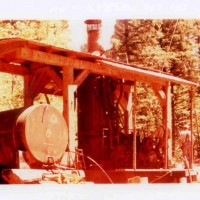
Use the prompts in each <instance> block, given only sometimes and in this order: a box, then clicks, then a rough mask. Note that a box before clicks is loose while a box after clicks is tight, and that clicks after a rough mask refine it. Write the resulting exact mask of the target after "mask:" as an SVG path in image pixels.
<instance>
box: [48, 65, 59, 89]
mask: <svg viewBox="0 0 200 200" xmlns="http://www.w3.org/2000/svg"><path fill="white" fill-rule="evenodd" d="M46 72H47V74H48V75H49V77H51V79H52V80H54V82H55V83H56V85H57V86H58V87H59V88H60V89H61V90H63V80H62V79H61V78H60V76H59V75H58V74H57V73H56V72H55V71H54V69H53V68H52V67H48V68H47V70H46Z"/></svg>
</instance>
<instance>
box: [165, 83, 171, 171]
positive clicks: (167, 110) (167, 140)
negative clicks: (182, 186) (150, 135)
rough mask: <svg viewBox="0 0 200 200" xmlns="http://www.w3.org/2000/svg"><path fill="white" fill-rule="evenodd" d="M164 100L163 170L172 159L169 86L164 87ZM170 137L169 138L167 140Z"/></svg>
mask: <svg viewBox="0 0 200 200" xmlns="http://www.w3.org/2000/svg"><path fill="white" fill-rule="evenodd" d="M164 90H165V94H166V98H165V101H166V103H165V106H163V125H164V130H165V138H164V140H165V164H164V168H165V169H167V168H168V164H169V163H168V161H169V160H171V159H172V145H171V140H172V138H171V132H172V131H171V130H172V117H171V116H172V113H171V112H172V111H171V84H170V82H168V84H167V85H166V86H165V87H164ZM169 137H170V138H169Z"/></svg>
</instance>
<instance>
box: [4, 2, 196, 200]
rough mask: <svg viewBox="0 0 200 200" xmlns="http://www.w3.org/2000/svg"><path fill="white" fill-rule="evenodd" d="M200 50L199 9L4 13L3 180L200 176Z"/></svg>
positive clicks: (133, 180) (192, 179)
mask: <svg viewBox="0 0 200 200" xmlns="http://www.w3.org/2000/svg"><path fill="white" fill-rule="evenodd" d="M76 5H77V4H76ZM96 5H97V6H96V7H95V6H90V4H88V7H87V9H86V10H87V11H88V10H90V11H91V9H92V8H95V9H97V11H98V12H99V11H100V10H101V9H102V8H106V4H105V2H103V4H96ZM112 5H115V7H114V9H115V10H118V9H119V5H121V4H117V3H116V4H112ZM116 5H118V7H117V6H116ZM126 5H127V4H126ZM132 5H133V4H132ZM135 5H136V6H137V4H135ZM184 5H185V4H184ZM109 6H110V4H109ZM158 7H159V8H161V9H163V8H162V7H161V6H158ZM65 8H66V7H64V8H63V9H62V8H60V9H61V10H60V12H61V13H63V12H65V11H66V9H65ZM70 8H71V9H74V10H76V11H77V15H78V14H80V13H79V11H80V10H81V9H80V8H79V7H76V6H73V7H70ZM81 8H82V7H81ZM125 8H127V6H125V7H122V10H123V9H125ZM144 8H145V9H146V10H148V9H147V6H144ZM170 8H171V9H172V7H170ZM149 9H150V11H152V7H151V6H150V7H149ZM182 9H183V10H184V9H186V7H184V6H183V7H182ZM130 10H131V8H129V12H130ZM133 10H135V8H134V9H133ZM179 10H180V8H179ZM57 11H58V12H59V9H58V7H56V6H55V7H54V8H53V9H52V10H51V13H53V14H54V13H56V12H57ZM92 13H93V12H92ZM107 13H108V10H106V14H107ZM199 55H200V18H196V17H195V18H194V17H191V18H187V17H185V16H184V15H183V16H182V17H173V18H171V17H168V16H167V17H144V16H143V15H142V17H138V15H136V16H133V17H131V16H130V17H128V16H125V17H124V18H123V17H122V16H121V15H119V16H115V17H109V15H108V16H107V18H106V16H100V17H98V16H88V15H87V16H86V17H81V19H78V18H76V17H74V18H71V17H69V16H68V18H67V17H66V18H65V17H63V16H61V17H57V18H55V17H53V18H51V17H49V18H46V17H45V18H41V17H39V18H38V17H35V18H33V17H27V18H21V17H19V18H16V17H15V16H13V17H11V18H9V17H3V18H2V19H0V92H1V96H0V122H1V123H0V187H1V186H2V188H3V187H6V188H7V186H8V185H15V186H16V187H18V186H19V185H23V186H24V187H26V186H27V185H29V186H30V185H31V186H33V187H34V185H48V186H49V185H50V184H51V187H54V185H55V187H56V188H57V187H58V184H59V185H62V186H61V187H63V186H66V185H68V186H69V185H70V186H69V187H71V185H82V187H84V186H86V185H87V186H90V187H93V185H103V186H107V187H110V185H115V186H116V185H118V186H119V185H123V186H122V187H124V186H125V185H126V186H127V187H128V188H130V187H132V188H134V187H136V188H137V187H138V186H139V187H141V186H144V185H145V186H146V185H148V186H150V187H151V185H169V187H171V186H176V185H178V186H182V185H184V186H186V185H187V186H189V185H190V186H191V185H198V183H200V101H199V99H200V85H199V83H200V64H199V62H200V56H199ZM115 186H114V187H115ZM187 186H186V187H187ZM79 187H80V186H79ZM71 199H74V198H71ZM82 199H85V198H82ZM101 199H102V198H101Z"/></svg>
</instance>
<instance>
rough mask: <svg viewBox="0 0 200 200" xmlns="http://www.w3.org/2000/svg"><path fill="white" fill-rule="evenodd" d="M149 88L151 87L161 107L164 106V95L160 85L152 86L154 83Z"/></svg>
mask: <svg viewBox="0 0 200 200" xmlns="http://www.w3.org/2000/svg"><path fill="white" fill-rule="evenodd" d="M151 87H152V89H153V91H154V93H155V95H156V96H157V97H158V100H159V102H160V104H161V106H165V105H166V101H165V98H166V94H165V91H163V89H162V87H160V85H157V84H154V83H151Z"/></svg>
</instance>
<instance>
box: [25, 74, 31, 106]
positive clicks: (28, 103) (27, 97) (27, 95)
mask: <svg viewBox="0 0 200 200" xmlns="http://www.w3.org/2000/svg"><path fill="white" fill-rule="evenodd" d="M30 81H31V75H25V76H24V107H29V106H31V105H33V98H32V97H31V96H30V87H29V86H30Z"/></svg>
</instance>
